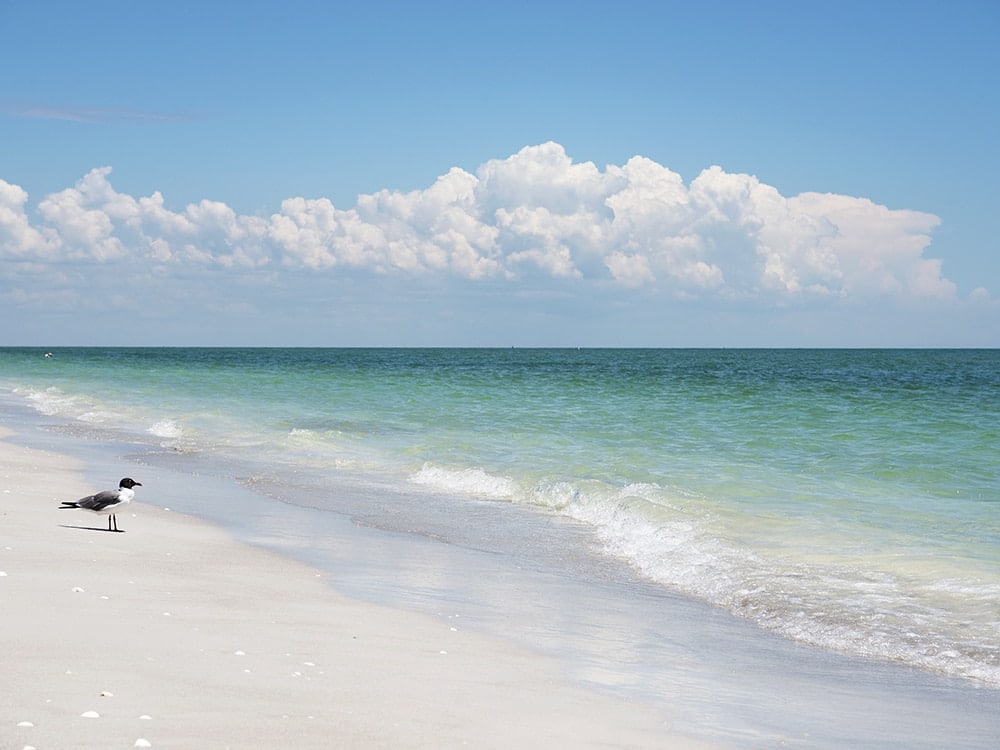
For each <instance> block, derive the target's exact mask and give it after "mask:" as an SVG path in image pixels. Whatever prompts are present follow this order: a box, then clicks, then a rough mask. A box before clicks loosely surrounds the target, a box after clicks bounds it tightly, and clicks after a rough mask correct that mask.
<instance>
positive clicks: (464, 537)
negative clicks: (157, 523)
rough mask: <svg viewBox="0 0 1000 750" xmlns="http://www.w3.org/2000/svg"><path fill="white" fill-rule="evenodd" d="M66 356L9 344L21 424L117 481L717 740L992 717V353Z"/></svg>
mask: <svg viewBox="0 0 1000 750" xmlns="http://www.w3.org/2000/svg"><path fill="white" fill-rule="evenodd" d="M50 351H51V355H52V356H45V354H46V353H47V351H46V350H42V349H37V348H6V349H0V414H2V415H3V418H4V422H6V423H9V424H10V425H11V426H14V428H15V429H17V430H18V431H19V432H23V433H25V434H26V435H28V436H29V437H28V438H26V439H31V440H34V441H35V442H36V443H38V444H39V445H40V446H42V447H53V448H55V449H57V450H59V451H61V452H64V453H71V454H75V455H80V456H83V457H84V458H86V459H87V460H88V465H89V466H91V467H92V471H93V475H88V476H89V478H91V479H92V481H93V482H94V484H95V487H104V486H105V485H107V486H111V484H113V483H116V482H117V479H118V478H119V474H121V475H125V474H126V473H133V474H134V475H135V476H136V477H137V478H138V479H140V481H142V482H143V485H144V486H143V489H142V492H141V494H140V497H139V499H140V500H145V501H148V502H153V503H156V504H158V505H163V506H168V507H171V508H172V509H175V510H178V511H182V512H186V513H191V514H194V515H199V516H202V517H204V518H207V519H209V520H212V521H213V522H215V523H220V524H222V525H224V526H227V527H228V528H230V529H231V530H232V532H233V533H234V534H235V535H237V536H239V537H240V538H243V539H245V540H247V541H250V542H253V543H257V544H261V545H263V546H267V547H270V548H273V549H277V550H278V551H281V552H283V553H284V554H288V555H291V556H294V557H297V558H299V559H303V560H306V561H308V562H310V563H312V564H315V565H317V566H320V567H322V568H325V569H329V570H331V571H332V572H334V573H335V576H334V578H335V581H336V585H337V586H338V588H341V589H343V590H344V591H345V592H347V593H349V594H351V595H354V596H360V597H365V598H371V599H374V600H378V601H382V602H385V603H390V604H393V605H396V606H404V607H408V608H413V609H418V610H423V611H427V612H430V613H433V614H440V615H442V616H446V617H454V618H461V619H462V621H463V623H464V624H466V625H468V626H472V627H478V628H482V629H484V630H487V631H490V632H494V633H497V634H499V635H502V636H504V637H509V638H512V639H515V640H517V641H519V642H520V643H523V644H525V645H527V646H529V647H531V648H537V649H539V650H541V651H544V652H546V653H549V654H555V655H557V656H558V657H559V658H562V659H564V660H565V663H566V665H567V667H566V668H567V672H568V673H569V674H570V675H571V676H572V677H573V678H574V679H579V680H582V681H585V682H588V683H591V684H593V685H595V686H597V687H598V688H600V689H606V690H613V691H619V692H622V693H627V694H629V695H630V696H634V697H636V699H641V700H650V701H653V702H656V701H667V702H669V703H670V704H671V705H673V706H675V707H676V708H677V709H679V710H681V711H683V715H684V716H688V717H700V718H690V719H688V720H687V721H689V723H690V725H689V726H688V725H685V727H684V728H685V729H686V730H690V731H691V732H692V733H694V734H699V735H701V736H705V737H707V738H709V739H712V740H715V741H720V742H723V743H731V744H732V745H733V746H734V747H737V746H738V747H775V746H780V744H782V743H786V744H788V745H789V746H799V747H846V746H851V747H865V746H870V747H908V748H912V747H943V746H948V747H991V746H992V744H991V743H992V742H994V741H995V739H996V737H997V736H998V733H1000V708H998V706H1000V700H998V699H1000V351H996V350H798V349H796V350H742V349H725V350H715V349H712V350H710V349H685V350H672V349H656V350H639V349H601V350H592V349H581V350H575V349H207V348H63V349H52V350H50ZM32 435H34V436H35V437H33V438H31V437H30V436H32ZM123 464H124V465H125V466H124V468H122V465H123ZM125 469H128V471H126V470H125ZM98 472H100V476H98V475H97V474H98ZM192 481H193V482H196V483H198V484H199V485H202V486H203V487H205V488H211V492H201V493H190V492H188V491H185V490H184V489H183V487H185V486H186V485H187V484H190V482H192ZM831 686H833V689H832V690H831ZM831 693H832V694H833V697H832V698H831ZM831 701H832V702H831ZM879 701H881V703H880V704H879V703H878V702H879ZM873 702H874V703H875V704H877V705H880V708H879V709H878V710H876V709H874V708H872V703H873ZM929 704H935V707H934V708H933V709H931V708H929V707H928V706H929ZM792 706H794V710H793V709H792V708H791V707H792ZM886 712H889V715H891V716H893V717H894V718H893V719H892V720H889V721H888V722H887V719H886ZM935 712H938V713H935ZM824 716H826V717H827V718H824ZM831 716H833V717H836V716H840V717H841V718H843V717H847V719H846V720H845V721H839V720H838V721H835V720H834V719H833V718H830V717H831ZM679 721H681V720H680V719H679ZM957 722H961V724H962V730H961V731H960V732H958V734H957V739H956V730H955V723H957ZM928 723H930V724H933V725H934V726H937V727H938V729H937V731H938V732H939V734H937V735H936V734H935V733H934V731H932V729H931V728H929V727H928ZM949 724H951V726H950V728H949ZM938 725H940V726H938ZM945 740H947V742H946V743H945V744H940V743H941V742H943V741H945Z"/></svg>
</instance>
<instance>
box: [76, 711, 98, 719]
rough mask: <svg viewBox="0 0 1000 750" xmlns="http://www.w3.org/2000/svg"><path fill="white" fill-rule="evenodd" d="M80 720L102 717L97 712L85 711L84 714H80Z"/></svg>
mask: <svg viewBox="0 0 1000 750" xmlns="http://www.w3.org/2000/svg"><path fill="white" fill-rule="evenodd" d="M80 718H82V719H100V718H101V715H100V714H99V713H97V711H84V712H83V713H82V714H80Z"/></svg>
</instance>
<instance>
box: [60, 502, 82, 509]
mask: <svg viewBox="0 0 1000 750" xmlns="http://www.w3.org/2000/svg"><path fill="white" fill-rule="evenodd" d="M79 507H80V504H79V503H71V502H68V501H66V500H63V504H62V505H60V506H59V510H66V509H67V508H79Z"/></svg>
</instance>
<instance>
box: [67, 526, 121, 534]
mask: <svg viewBox="0 0 1000 750" xmlns="http://www.w3.org/2000/svg"><path fill="white" fill-rule="evenodd" d="M59 528H61V529H76V530H77V531H103V532H104V533H105V534H124V533H125V529H103V528H99V527H97V526H71V525H69V524H66V523H61V524H59Z"/></svg>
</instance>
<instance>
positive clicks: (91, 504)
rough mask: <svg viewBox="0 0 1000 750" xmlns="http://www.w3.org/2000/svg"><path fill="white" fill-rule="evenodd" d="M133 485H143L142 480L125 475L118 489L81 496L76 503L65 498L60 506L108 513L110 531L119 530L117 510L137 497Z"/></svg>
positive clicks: (61, 507) (101, 513)
mask: <svg viewBox="0 0 1000 750" xmlns="http://www.w3.org/2000/svg"><path fill="white" fill-rule="evenodd" d="M133 487H142V482H137V481H135V480H134V479H132V478H131V477H125V478H124V479H123V480H122V481H120V482H119V483H118V489H117V490H104V491H103V492H98V493H97V494H96V495H88V496H87V497H81V498H80V499H79V500H77V501H76V502H74V503H71V502H69V501H67V500H64V501H63V504H62V505H60V506H59V508H60V509H61V510H65V509H66V508H79V509H81V510H89V511H93V512H94V513H98V514H100V515H102V516H103V515H106V516H107V517H108V531H118V519H117V518H115V511H117V510H118V509H119V508H120V507H122V506H123V505H128V504H129V503H130V502H132V498H133V497H135V491H134V490H133V489H132V488H133ZM112 523H114V525H115V527H114V529H112V528H111V524H112Z"/></svg>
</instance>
